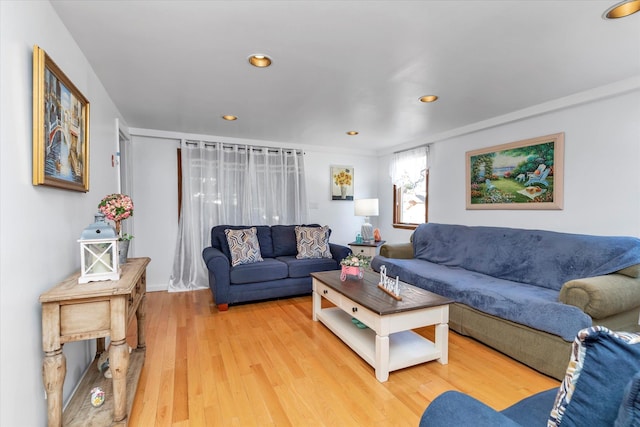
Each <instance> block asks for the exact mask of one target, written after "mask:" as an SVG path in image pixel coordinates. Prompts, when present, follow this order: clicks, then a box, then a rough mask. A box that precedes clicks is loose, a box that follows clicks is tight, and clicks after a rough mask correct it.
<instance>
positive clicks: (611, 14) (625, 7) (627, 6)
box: [603, 0, 640, 19]
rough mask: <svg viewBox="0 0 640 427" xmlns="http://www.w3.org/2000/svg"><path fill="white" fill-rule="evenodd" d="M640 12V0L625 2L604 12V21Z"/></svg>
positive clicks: (627, 0)
mask: <svg viewBox="0 0 640 427" xmlns="http://www.w3.org/2000/svg"><path fill="white" fill-rule="evenodd" d="M639 10H640V0H625V1H623V2H620V3H617V4H615V5H613V6H611V7H610V8H609V9H607V10H606V11H605V12H604V15H603V18H604V19H617V18H624V17H625V16H629V15H632V14H634V13H636V12H637V11H639Z"/></svg>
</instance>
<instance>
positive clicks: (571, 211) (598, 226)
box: [379, 90, 640, 242]
mask: <svg viewBox="0 0 640 427" xmlns="http://www.w3.org/2000/svg"><path fill="white" fill-rule="evenodd" d="M639 117H640V91H637V90H636V91H632V92H629V93H626V94H623V95H618V96H614V97H610V98H606V99H602V100H598V101H597V102H589V103H586V104H581V105H577V106H573V107H570V108H565V109H562V110H559V111H555V112H552V113H548V114H543V115H539V116H536V117H531V118H528V119H524V120H520V121H517V122H514V123H509V124H505V125H501V126H497V127H493V128H490V129H486V130H481V131H477V132H474V133H471V134H468V135H464V136H459V137H454V138H451V139H448V140H444V141H439V142H435V143H434V144H433V145H432V148H431V153H430V154H431V157H430V163H431V169H430V174H429V180H430V182H429V189H430V194H429V221H431V222H440V223H453V224H465V225H492V226H507V227H519V228H533V229H546V230H556V231H564V232H570V233H586V234H598V235H631V236H640V197H639V196H640V174H639V173H638V164H640V120H639V119H638V118H639ZM558 132H564V133H565V163H564V209H563V210H543V211H539V210H466V209H465V153H466V152H467V151H469V150H474V149H478V148H484V147H489V146H493V145H498V144H503V143H507V142H513V141H519V140H523V139H528V138H533V137H537V136H543V135H549V134H553V133H558ZM389 160H390V155H387V156H383V157H382V158H381V159H380V165H381V169H385V168H387V167H388V164H389ZM383 178H384V179H382V180H381V181H380V188H379V193H380V194H381V196H382V197H383V198H384V199H385V201H384V202H383V205H384V206H385V208H386V209H384V210H383V211H382V212H381V218H380V219H381V221H382V224H383V227H382V231H383V236H384V235H385V234H386V236H387V239H388V240H390V241H393V242H404V241H408V238H409V235H410V233H411V232H410V231H406V230H394V229H392V227H391V225H390V224H391V218H392V216H391V203H392V202H391V196H392V195H391V193H392V192H391V190H390V188H391V182H390V180H389V179H388V177H386V176H385V177H383Z"/></svg>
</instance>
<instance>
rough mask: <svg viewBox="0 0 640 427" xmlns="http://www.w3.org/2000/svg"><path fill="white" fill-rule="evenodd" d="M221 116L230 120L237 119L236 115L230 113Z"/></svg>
mask: <svg viewBox="0 0 640 427" xmlns="http://www.w3.org/2000/svg"><path fill="white" fill-rule="evenodd" d="M222 118H223V119H225V120H228V121H230V122H232V121H234V120H238V116H232V115H231V114H225V115H224V116H222Z"/></svg>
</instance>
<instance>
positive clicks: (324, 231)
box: [296, 225, 331, 259]
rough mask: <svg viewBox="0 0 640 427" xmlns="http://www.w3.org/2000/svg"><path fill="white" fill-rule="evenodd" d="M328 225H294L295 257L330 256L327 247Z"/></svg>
mask: <svg viewBox="0 0 640 427" xmlns="http://www.w3.org/2000/svg"><path fill="white" fill-rule="evenodd" d="M330 232H331V231H330V230H329V226H327V225H325V226H323V227H302V226H299V225H298V226H296V244H297V246H298V254H297V255H296V258H298V259H304V258H331V250H330V249H329V234H330Z"/></svg>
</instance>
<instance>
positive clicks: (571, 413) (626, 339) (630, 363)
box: [547, 326, 640, 427]
mask: <svg viewBox="0 0 640 427" xmlns="http://www.w3.org/2000/svg"><path fill="white" fill-rule="evenodd" d="M638 371H640V335H639V334H634V333H629V332H612V331H610V330H609V329H607V328H605V327H603V326H592V327H590V328H587V329H583V330H581V331H580V332H578V336H577V337H576V339H575V341H574V342H573V349H572V352H571V359H570V360H569V367H568V368H567V374H566V376H565V378H564V380H563V381H562V384H561V385H560V388H559V389H558V394H557V396H556V401H555V404H554V406H553V409H552V410H551V414H550V416H549V421H548V424H547V425H548V426H549V427H553V426H565V425H566V426H587V425H588V426H613V425H614V422H615V421H616V418H617V417H618V412H619V409H620V405H621V404H623V397H624V396H623V395H624V389H625V386H626V385H627V384H628V383H629V379H631V377H633V375H634V374H636V373H637V372H638Z"/></svg>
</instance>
